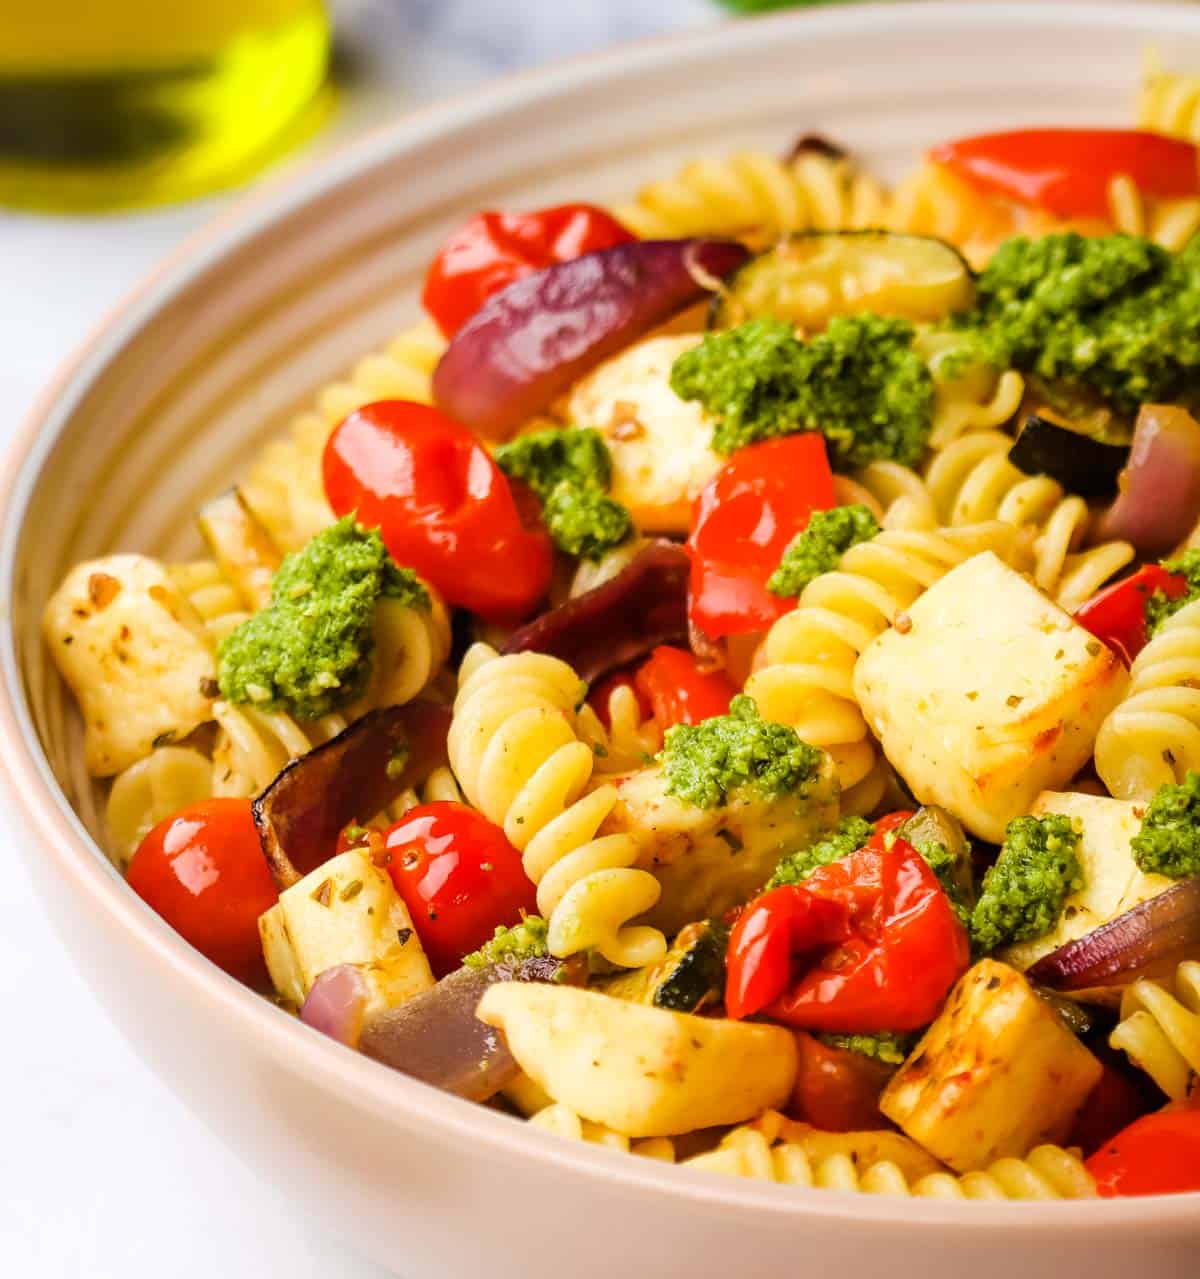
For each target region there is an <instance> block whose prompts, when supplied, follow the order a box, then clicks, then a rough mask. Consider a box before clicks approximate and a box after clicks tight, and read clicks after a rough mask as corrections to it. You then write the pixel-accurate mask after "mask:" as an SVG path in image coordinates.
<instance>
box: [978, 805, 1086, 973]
mask: <svg viewBox="0 0 1200 1279" xmlns="http://www.w3.org/2000/svg"><path fill="white" fill-rule="evenodd" d="M1078 846H1079V832H1078V831H1077V830H1076V829H1075V826H1074V824H1073V823H1072V821H1071V819H1070V818H1069V817H1064V816H1062V815H1061V814H1060V813H1048V814H1047V815H1046V816H1045V817H1016V818H1014V819H1013V820H1012V821H1011V822H1009V823H1008V828H1007V829H1006V830H1005V832H1004V845H1003V847H1002V848H1001V849H1000V856H999V857H997V859H996V862H995V865H993V866H992V867H991V869H990V870H989V871H988V872H987V874H986V875H984V877H983V886H982V888H981V890H980V894H979V900H978V901H977V902H976V903H975V909H974V910H973V911H972V912H971V923H970V929H969V931H970V934H971V941H972V943H973V944H974V946H975V949H976V950H977V951H978V952H979V953H981V954H985V955H987V954H990V953H991V952H992V951H994V950H997V949H999V948H1000V947H1001V946H1007V945H1008V944H1009V943H1010V942H1018V941H1031V940H1033V939H1034V938H1036V937H1044V936H1045V935H1046V933H1048V932H1050V931H1052V930H1053V928H1054V927H1055V925H1056V924H1057V923H1058V920H1059V916H1060V915H1061V914H1062V911H1063V904H1064V903H1065V902H1066V900H1067V898H1068V897H1069V896H1070V895H1071V894H1072V893H1074V892H1077V891H1078V890H1079V889H1080V888H1082V887H1083V869H1082V867H1081V866H1080V864H1079V856H1078V853H1077V849H1078Z"/></svg>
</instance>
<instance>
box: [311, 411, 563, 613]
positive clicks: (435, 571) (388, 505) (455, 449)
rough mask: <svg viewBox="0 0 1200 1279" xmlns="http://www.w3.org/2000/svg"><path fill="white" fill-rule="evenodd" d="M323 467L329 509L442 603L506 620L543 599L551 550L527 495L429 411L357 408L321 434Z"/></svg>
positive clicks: (468, 437) (457, 429) (475, 444)
mask: <svg viewBox="0 0 1200 1279" xmlns="http://www.w3.org/2000/svg"><path fill="white" fill-rule="evenodd" d="M323 469H324V480H325V495H326V496H327V497H328V499H329V504H330V506H332V507H333V509H334V511H335V513H336V514H338V515H348V514H349V513H350V512H351V511H356V512H357V513H358V518H359V519H360V520H361V521H362V523H363V524H365V525H367V526H368V527H370V528H375V527H378V529H379V532H380V535H381V536H382V538H383V541H384V544H385V545H386V546H387V548H388V550H389V551H390V552H391V554H392V557H393V558H394V559H395V560H396V562H397V563H399V564H405V565H407V566H409V567H411V568H414V569H416V571H417V572H418V573H419V574H420V575H421V576H422V577H423V578H425V579H426V580H427V581H429V582H432V583H433V585H434V586H435V587H436V588H437V589H438V590H439V591H440V592H441V593H442V595H443V596H444V597H445V598H446V599H447V600H448V601H449V602H450V603H451V604H457V605H460V606H461V607H462V608H467V609H470V610H471V611H472V612H473V613H478V614H479V615H480V616H481V617H483V618H485V619H486V620H487V621H492V622H499V623H513V622H517V621H520V620H521V619H522V618H524V617H526V616H528V615H529V613H531V612H532V611H533V609H534V608H535V607H536V606H537V604H538V602H539V601H540V600H541V599H542V597H543V596H544V595H545V593H546V589H547V587H548V586H549V584H550V573H551V570H552V568H553V563H554V552H553V547H552V545H551V542H550V537H549V534H547V532H546V530H545V529H544V528H543V527H542V525H541V523H540V520H539V517H538V514H537V511H538V504H537V501H536V499H534V498H533V497H532V495H531V494H529V492H528V490H527V489H525V487H524V486H523V485H518V484H517V483H515V482H514V483H510V481H509V480H508V479H507V477H506V476H505V475H504V473H503V472H502V471H501V470H500V468H499V467H498V466H497V465H496V464H495V462H493V461H492V459H491V456H490V455H489V454H488V452H487V450H486V449H485V448H484V447H483V446H482V445H481V444H480V443H479V441H478V440H476V439H475V437H474V436H473V435H472V434H471V433H470V431H468V430H467V429H466V427H465V426H461V425H460V424H459V423H457V422H455V421H454V420H453V419H452V418H448V417H446V416H445V414H443V413H439V412H438V410H437V409H433V408H429V407H428V406H427V405H424V404H413V403H410V402H409V401H407V400H380V401H378V402H376V403H374V404H367V405H364V407H363V408H361V409H358V410H357V411H355V412H354V413H351V414H350V416H349V417H347V418H346V419H345V420H344V421H343V422H342V423H341V424H340V425H339V426H338V427H337V428H336V429H335V430H334V432H333V434H332V435H331V436H330V437H329V443H328V444H327V445H326V446H325V456H324V461H323Z"/></svg>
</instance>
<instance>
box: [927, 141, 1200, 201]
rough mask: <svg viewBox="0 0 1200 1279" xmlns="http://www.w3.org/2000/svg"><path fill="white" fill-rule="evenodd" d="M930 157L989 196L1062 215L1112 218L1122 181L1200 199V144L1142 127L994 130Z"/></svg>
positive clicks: (1168, 195)
mask: <svg viewBox="0 0 1200 1279" xmlns="http://www.w3.org/2000/svg"><path fill="white" fill-rule="evenodd" d="M930 158H931V159H932V160H934V161H935V162H936V163H938V164H944V165H945V166H946V167H947V168H949V169H952V170H954V172H956V173H958V174H959V175H961V176H962V177H964V178H966V179H967V180H968V181H970V182H973V183H974V184H975V185H976V186H978V187H980V188H982V189H983V190H985V191H991V192H994V193H996V194H998V195H1003V196H1007V197H1008V198H1009V199H1011V200H1016V201H1017V202H1019V203H1021V204H1026V205H1033V206H1035V207H1036V208H1040V209H1045V210H1047V211H1048V212H1050V213H1052V214H1054V215H1056V216H1057V217H1060V218H1102V219H1107V218H1109V217H1110V210H1109V186H1110V184H1111V183H1112V180H1113V179H1114V178H1117V177H1130V178H1132V179H1133V181H1134V183H1135V184H1136V186H1137V188H1138V190H1140V191H1141V192H1142V193H1143V194H1145V195H1148V196H1154V197H1158V198H1160V199H1179V198H1182V197H1184V196H1193V195H1197V194H1200V164H1198V163H1197V150H1196V147H1195V146H1194V145H1193V144H1192V143H1190V142H1181V141H1179V140H1178V139H1177V138H1168V137H1166V136H1165V135H1163V134H1161V133H1150V132H1147V131H1145V130H1142V129H1021V130H1016V131H1014V132H1011V133H987V134H982V135H980V136H979V137H974V138H961V139H959V140H958V141H957V142H946V143H943V144H942V145H941V146H938V147H934V149H933V150H932V151H931V152H930Z"/></svg>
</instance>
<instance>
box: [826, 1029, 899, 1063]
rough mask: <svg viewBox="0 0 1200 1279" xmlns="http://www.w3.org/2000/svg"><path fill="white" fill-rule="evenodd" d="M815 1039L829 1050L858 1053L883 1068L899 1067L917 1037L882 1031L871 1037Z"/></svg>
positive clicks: (850, 1036)
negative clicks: (839, 1049)
mask: <svg viewBox="0 0 1200 1279" xmlns="http://www.w3.org/2000/svg"><path fill="white" fill-rule="evenodd" d="M817 1038H818V1039H819V1040H820V1041H821V1042H822V1043H823V1044H828V1045H829V1047H830V1048H841V1049H844V1050H845V1051H846V1052H852V1053H858V1054H859V1055H860V1056H862V1057H870V1058H871V1060H872V1061H879V1062H882V1063H883V1064H884V1065H885V1066H899V1065H902V1064H903V1062H904V1059H905V1058H906V1057H907V1056H908V1054H909V1053H910V1052H911V1051H912V1049H913V1045H914V1044H915V1043H916V1042H917V1039H918V1038H919V1036H918V1035H915V1034H912V1033H905V1034H901V1033H899V1032H897V1031H890V1030H883V1031H880V1032H879V1033H878V1034H873V1035H818V1036H817Z"/></svg>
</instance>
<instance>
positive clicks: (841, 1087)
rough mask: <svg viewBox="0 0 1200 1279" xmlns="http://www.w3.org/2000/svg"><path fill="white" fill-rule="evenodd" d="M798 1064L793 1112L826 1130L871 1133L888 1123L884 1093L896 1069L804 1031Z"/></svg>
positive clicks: (799, 1036) (790, 1109) (790, 1107)
mask: <svg viewBox="0 0 1200 1279" xmlns="http://www.w3.org/2000/svg"><path fill="white" fill-rule="evenodd" d="M795 1039H796V1047H797V1049H798V1050H799V1052H798V1061H799V1067H798V1069H797V1071H796V1082H795V1084H794V1085H793V1087H792V1096H791V1100H790V1102H789V1103H788V1108H787V1109H788V1114H789V1115H791V1117H792V1118H793V1119H799V1120H802V1121H803V1122H804V1123H809V1124H812V1126H813V1127H814V1128H820V1129H821V1130H822V1131H823V1132H866V1131H871V1130H873V1129H877V1128H882V1127H884V1126H885V1123H884V1119H883V1116H882V1115H881V1114H880V1113H879V1097H880V1094H881V1093H882V1092H883V1090H884V1087H885V1086H886V1084H887V1081H888V1079H889V1078H890V1077H891V1074H892V1071H891V1070H890V1069H889V1068H888V1067H887V1066H886V1065H884V1064H883V1063H882V1062H879V1061H872V1060H871V1059H870V1058H869V1057H864V1056H863V1054H862V1053H856V1052H851V1051H850V1050H849V1049H847V1048H833V1047H831V1046H830V1045H829V1044H823V1043H821V1041H820V1040H819V1039H815V1038H814V1037H813V1036H812V1035H809V1034H806V1033H805V1032H804V1031H797V1032H796V1035H795Z"/></svg>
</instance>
